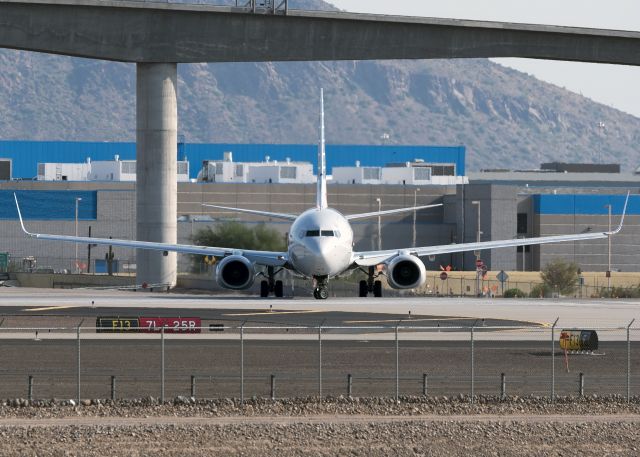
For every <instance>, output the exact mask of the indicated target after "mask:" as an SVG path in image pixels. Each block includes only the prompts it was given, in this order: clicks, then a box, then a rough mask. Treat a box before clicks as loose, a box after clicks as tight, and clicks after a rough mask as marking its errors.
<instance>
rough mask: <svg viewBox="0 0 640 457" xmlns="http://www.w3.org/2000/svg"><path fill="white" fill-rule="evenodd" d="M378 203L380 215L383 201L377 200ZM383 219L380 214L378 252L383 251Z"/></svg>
mask: <svg viewBox="0 0 640 457" xmlns="http://www.w3.org/2000/svg"><path fill="white" fill-rule="evenodd" d="M376 201H377V202H378V213H380V211H381V208H382V200H381V199H380V198H376ZM381 222H382V221H381V218H380V214H378V251H381V250H382V227H381Z"/></svg>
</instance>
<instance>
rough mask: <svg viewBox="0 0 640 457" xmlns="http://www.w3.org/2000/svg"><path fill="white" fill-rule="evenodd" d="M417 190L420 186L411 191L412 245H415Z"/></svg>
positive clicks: (418, 190)
mask: <svg viewBox="0 0 640 457" xmlns="http://www.w3.org/2000/svg"><path fill="white" fill-rule="evenodd" d="M418 192H420V188H419V187H418V188H417V189H414V191H413V247H414V248H415V247H416V206H417V202H418Z"/></svg>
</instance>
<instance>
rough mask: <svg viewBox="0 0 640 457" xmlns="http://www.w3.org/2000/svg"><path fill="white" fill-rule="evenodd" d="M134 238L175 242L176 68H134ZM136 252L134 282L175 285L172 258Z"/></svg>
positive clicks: (172, 65)
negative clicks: (135, 127) (135, 128)
mask: <svg viewBox="0 0 640 457" xmlns="http://www.w3.org/2000/svg"><path fill="white" fill-rule="evenodd" d="M136 69H137V76H136V90H137V92H136V94H137V130H136V160H137V162H136V173H137V175H136V221H137V222H136V239H138V240H142V241H155V242H162V243H176V236H177V235H176V230H177V222H176V218H177V182H176V180H177V175H176V160H177V142H178V97H177V94H178V70H177V69H178V66H177V64H175V63H169V64H165V63H162V64H160V63H138V64H137V67H136ZM164 254H165V253H163V252H161V251H146V250H142V249H139V250H138V252H137V255H136V258H137V260H136V263H137V283H138V284H142V283H147V284H169V285H170V286H173V285H175V282H176V270H177V260H176V254H175V253H173V252H169V253H168V255H164Z"/></svg>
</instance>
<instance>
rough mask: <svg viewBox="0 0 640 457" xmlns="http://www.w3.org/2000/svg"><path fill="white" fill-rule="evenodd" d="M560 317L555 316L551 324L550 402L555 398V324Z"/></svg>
mask: <svg viewBox="0 0 640 457" xmlns="http://www.w3.org/2000/svg"><path fill="white" fill-rule="evenodd" d="M559 320H560V318H559V317H558V318H556V321H555V322H554V323H553V325H552V326H551V402H552V403H553V402H554V401H555V400H556V347H555V339H556V325H558V321H559Z"/></svg>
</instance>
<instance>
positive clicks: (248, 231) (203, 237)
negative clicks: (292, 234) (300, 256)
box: [192, 222, 287, 272]
mask: <svg viewBox="0 0 640 457" xmlns="http://www.w3.org/2000/svg"><path fill="white" fill-rule="evenodd" d="M193 243H194V244H196V245H198V246H224V247H225V248H232V249H254V250H262V251H276V252H280V251H285V250H286V249H287V244H286V241H285V239H284V236H282V235H281V234H279V233H278V231H277V230H275V229H272V228H269V227H267V226H265V225H264V224H259V225H256V226H255V227H250V226H247V225H245V224H241V223H239V222H223V223H221V224H217V225H216V226H215V227H214V228H213V229H212V228H211V227H205V228H202V229H200V230H198V231H197V232H196V233H195V234H194V235H193ZM204 259H205V256H202V255H193V256H192V270H193V271H194V272H198V271H200V267H201V266H202V265H203V262H204Z"/></svg>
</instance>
